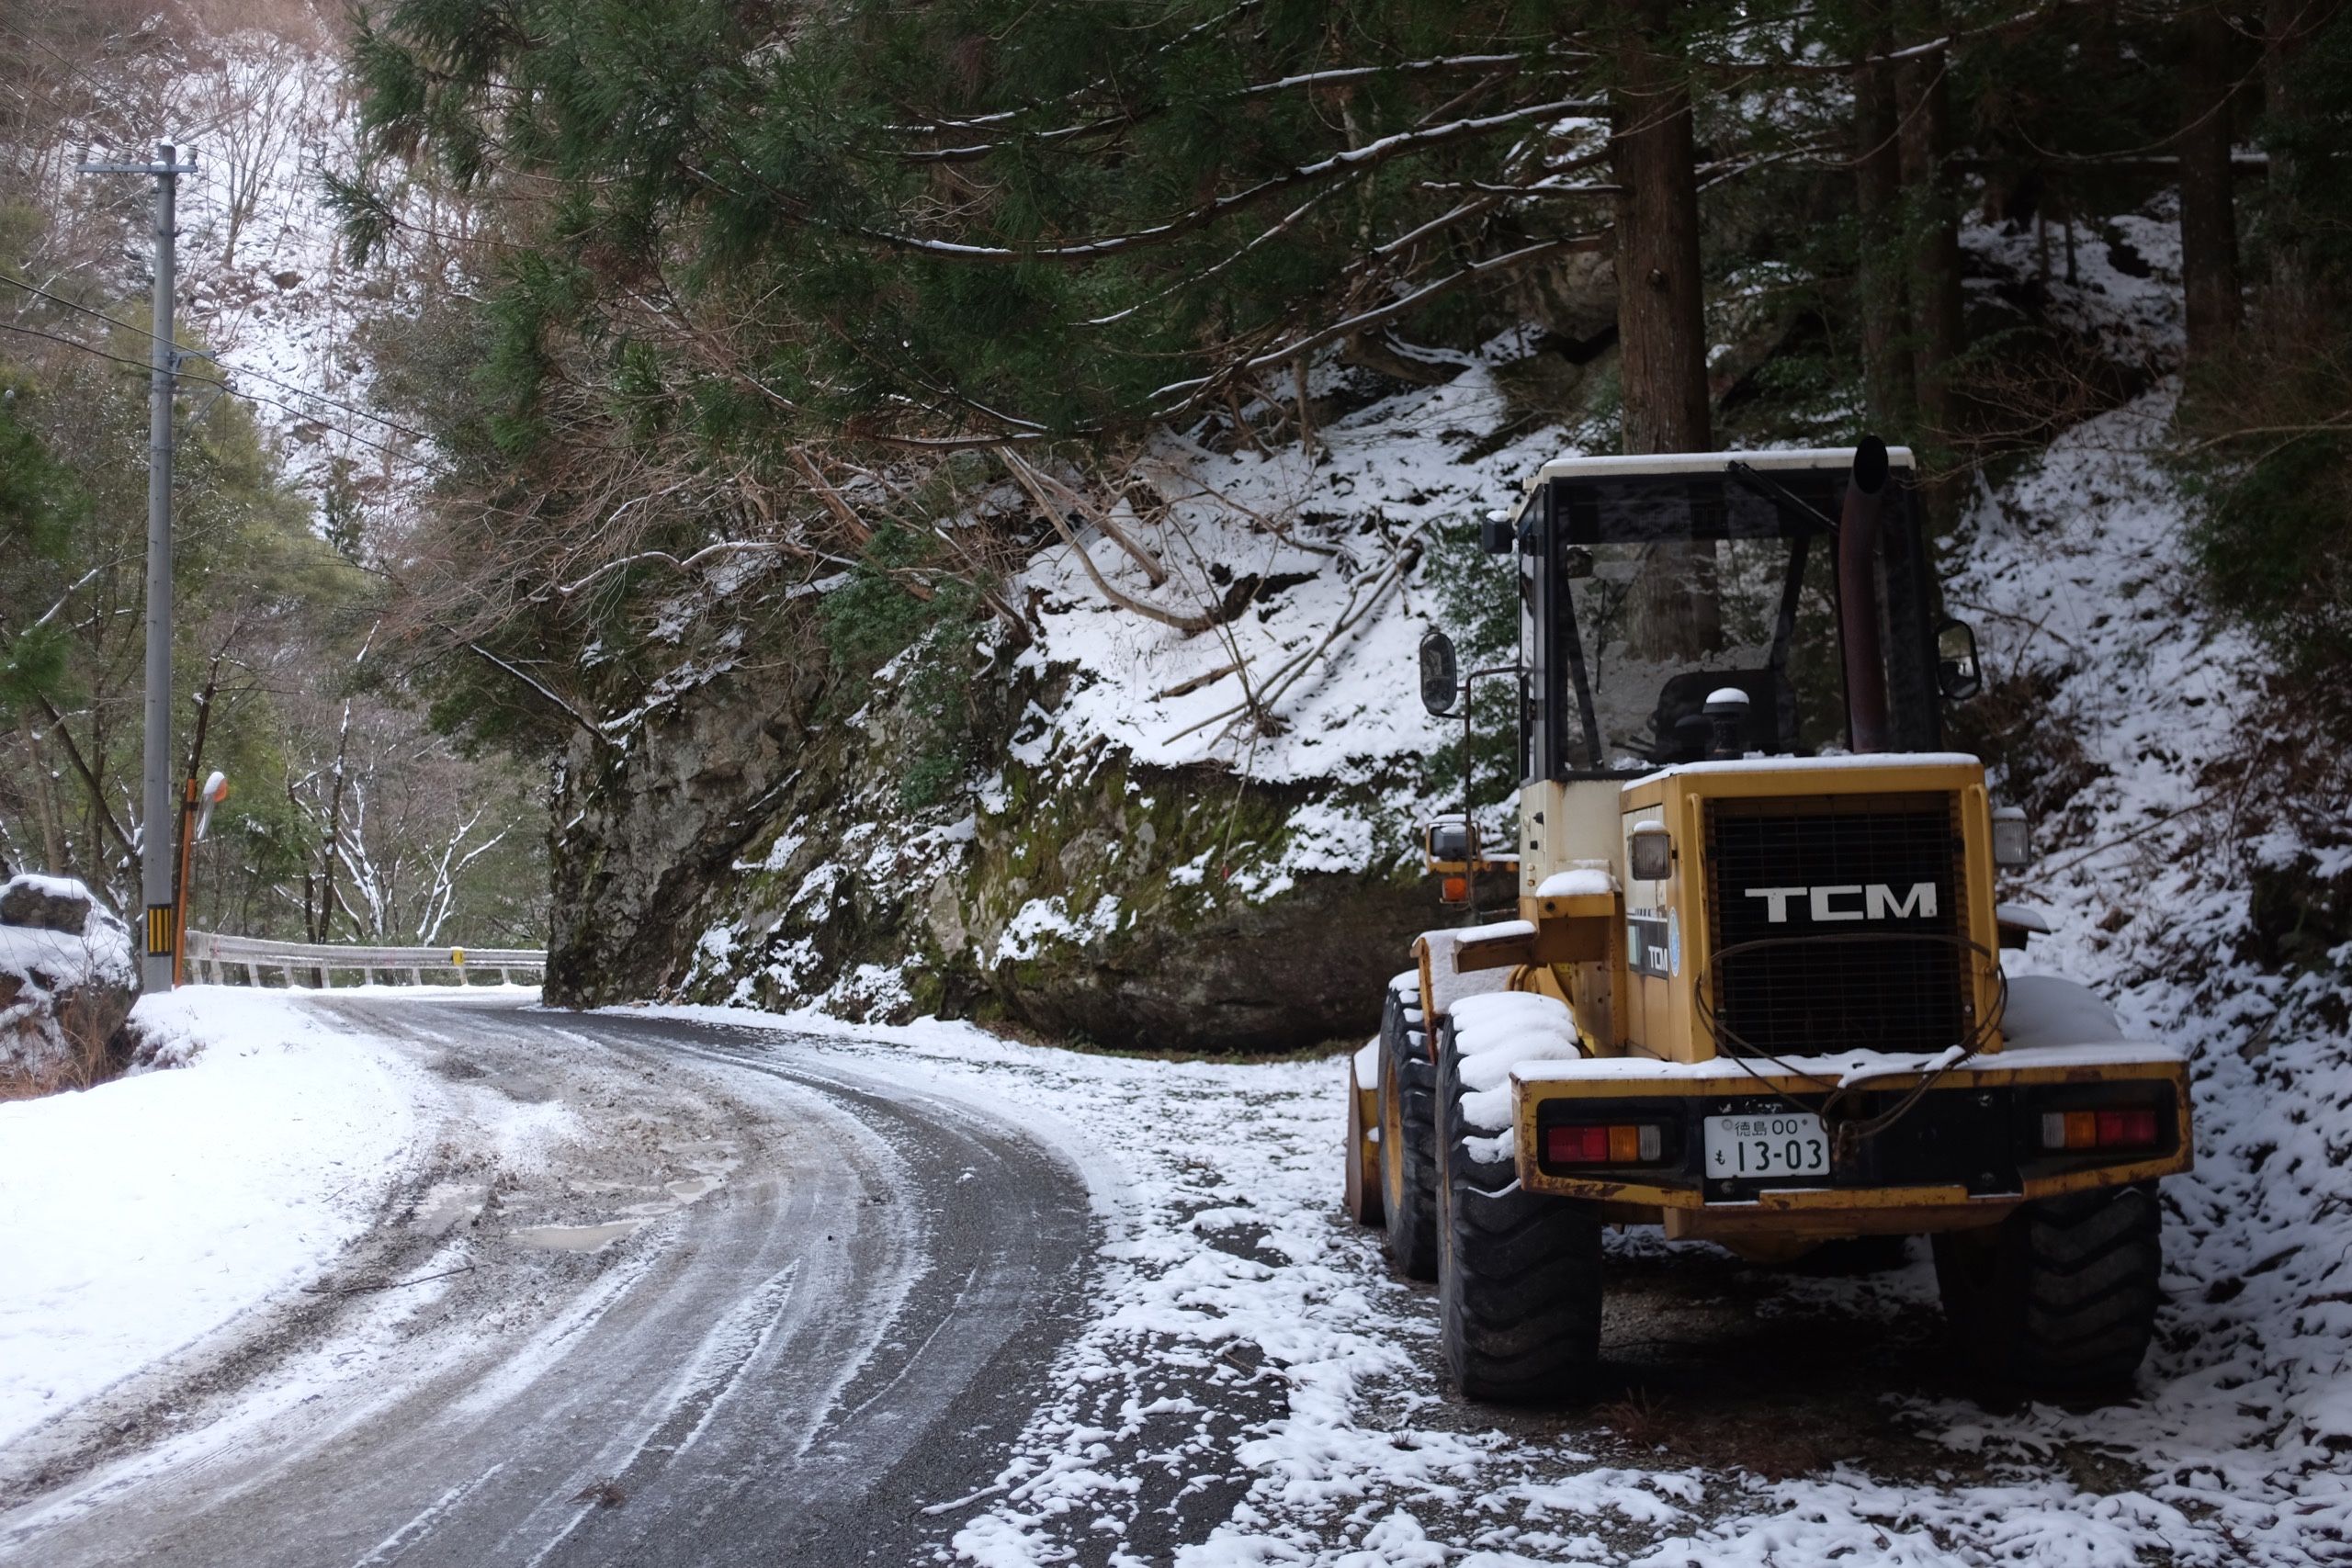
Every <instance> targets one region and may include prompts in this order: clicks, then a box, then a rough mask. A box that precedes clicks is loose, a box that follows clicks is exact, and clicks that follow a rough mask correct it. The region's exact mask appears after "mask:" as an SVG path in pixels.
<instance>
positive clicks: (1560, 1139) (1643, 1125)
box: [1544, 1122, 1665, 1165]
mask: <svg viewBox="0 0 2352 1568" xmlns="http://www.w3.org/2000/svg"><path fill="white" fill-rule="evenodd" d="M1664 1142H1665V1140H1664V1139H1663V1138H1662V1137H1661V1136H1660V1134H1659V1133H1658V1129H1657V1123H1656V1122H1594V1123H1592V1124H1591V1125H1589V1126H1576V1127H1546V1128H1545V1129H1544V1163H1545V1164H1546V1165H1642V1164H1645V1163H1647V1162H1649V1161H1652V1160H1655V1159H1657V1157H1658V1152H1659V1149H1660V1148H1661V1147H1662V1146H1663V1145H1664Z"/></svg>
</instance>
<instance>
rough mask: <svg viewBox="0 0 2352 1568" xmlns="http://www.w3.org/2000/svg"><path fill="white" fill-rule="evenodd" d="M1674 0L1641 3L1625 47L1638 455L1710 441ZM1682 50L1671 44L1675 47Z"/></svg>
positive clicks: (1624, 241) (1622, 290)
mask: <svg viewBox="0 0 2352 1568" xmlns="http://www.w3.org/2000/svg"><path fill="white" fill-rule="evenodd" d="M1670 14H1671V12H1670V8H1669V7H1668V6H1665V5H1661V4H1657V0H1645V3H1644V4H1642V5H1641V6H1638V7H1637V8H1636V10H1635V17H1637V21H1636V24H1635V25H1634V27H1632V28H1627V29H1626V30H1625V31H1624V33H1623V35H1622V38H1621V39H1620V43H1619V48H1618V51H1617V65H1618V83H1617V86H1616V88H1615V90H1614V92H1613V93H1612V94H1611V98H1612V100H1613V103H1614V106H1615V112H1614V116H1613V118H1614V120H1615V128H1614V129H1615V132H1616V135H1615V140H1614V141H1612V142H1611V148H1610V157H1611V164H1613V166H1614V169H1615V175H1616V183H1617V186H1618V187H1619V195H1618V197H1617V203H1616V206H1617V342H1618V353H1619V356H1620V362H1621V365H1622V370H1621V376H1622V378H1623V384H1624V400H1625V407H1624V427H1623V434H1624V443H1625V450H1626V451H1628V452H1632V453H1647V452H1703V451H1706V450H1707V449H1708V448H1709V447H1711V446H1713V445H1714V440H1713V428H1712V426H1713V420H1712V417H1711V411H1710V409H1709V407H1708V401H1707V358H1706V355H1707V350H1706V335H1707V334H1706V321H1705V317H1704V310H1703V305H1704V301H1703V299H1702V293H1701V288H1702V279H1701V276H1700V272H1699V180H1698V171H1697V157H1696V153H1695V152H1694V149H1693V145H1692V132H1691V89H1690V84H1689V82H1688V81H1687V79H1686V78H1685V77H1684V75H1683V73H1682V68H1681V67H1682V62H1681V58H1680V55H1679V46H1678V45H1675V44H1673V43H1671V42H1670V41H1669V39H1668V27H1667V22H1668V17H1669V16H1670ZM1669 50H1672V51H1674V52H1672V53H1669V52H1667V51H1669Z"/></svg>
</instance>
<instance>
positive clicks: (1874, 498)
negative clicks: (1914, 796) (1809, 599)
mask: <svg viewBox="0 0 2352 1568" xmlns="http://www.w3.org/2000/svg"><path fill="white" fill-rule="evenodd" d="M1886 476H1887V460H1886V443H1885V442H1883V441H1881V440H1880V439H1879V438H1878V437H1877V436H1875V435H1865V436H1863V437H1862V440H1861V444H1860V446H1856V447H1855V448H1854V471H1853V475H1852V477H1851V478H1849V479H1847V481H1846V502H1845V504H1844V505H1843V506H1842V507H1841V508H1839V510H1838V642H1839V644H1840V645H1841V646H1842V647H1843V648H1844V649H1845V654H1846V728H1847V731H1848V736H1849V742H1850V744H1851V745H1852V746H1853V749H1854V750H1857V751H1883V750H1886V660H1885V657H1884V655H1883V650H1882V649H1880V646H1879V636H1878V620H1879V605H1878V520H1879V511H1880V507H1881V505H1882V503H1883V501H1884V500H1885V496H1886Z"/></svg>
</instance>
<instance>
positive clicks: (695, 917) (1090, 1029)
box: [548, 666, 1439, 1051]
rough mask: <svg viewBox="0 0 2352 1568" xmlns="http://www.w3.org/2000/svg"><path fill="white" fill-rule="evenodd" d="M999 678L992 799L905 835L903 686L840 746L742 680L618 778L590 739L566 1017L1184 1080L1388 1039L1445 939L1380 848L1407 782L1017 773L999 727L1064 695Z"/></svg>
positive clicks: (559, 968)
mask: <svg viewBox="0 0 2352 1568" xmlns="http://www.w3.org/2000/svg"><path fill="white" fill-rule="evenodd" d="M989 676H990V677H991V678H990V679H987V680H984V681H982V682H978V690H980V691H981V692H982V693H983V696H982V697H981V698H979V699H978V700H979V701H980V702H981V703H982V704H983V705H984V706H985V708H986V709H987V710H988V711H986V712H983V713H979V714H977V715H975V717H976V718H977V719H978V723H977V724H976V725H975V726H974V728H975V730H976V731H977V733H978V735H979V736H980V738H981V745H980V750H981V753H982V755H981V758H980V761H979V762H978V765H977V766H976V768H975V776H976V777H983V778H985V779H986V780H987V783H986V784H985V785H984V786H983V787H981V788H979V789H978V790H977V791H975V792H973V793H972V794H970V795H965V796H959V797H957V798H956V802H955V803H954V804H952V805H950V806H948V807H945V808H944V809H940V808H933V809H930V810H927V811H920V812H918V811H910V810H908V809H906V808H905V807H904V806H903V805H902V802H901V798H900V796H901V794H902V790H901V784H902V782H903V781H904V780H905V779H906V777H907V776H908V774H909V772H910V769H912V768H914V767H916V766H917V765H918V764H919V761H920V758H919V757H918V756H917V755H916V754H915V753H916V752H917V751H918V750H920V747H921V745H922V726H921V725H920V724H918V723H915V722H914V721H913V720H912V718H911V717H910V715H909V714H908V713H907V712H906V711H905V705H904V704H903V702H901V701H900V700H899V699H900V696H901V692H900V690H899V688H898V686H897V685H896V684H894V683H893V682H891V681H890V680H889V679H888V677H886V678H885V680H884V681H882V682H877V683H876V685H875V686H874V687H873V689H871V690H870V691H868V692H866V693H865V696H866V697H867V698H868V700H867V701H866V702H865V704H864V705H862V706H861V708H860V709H859V710H858V712H857V713H856V714H854V716H851V717H848V718H843V719H838V720H834V721H831V722H820V721H817V720H815V719H812V718H811V716H810V714H811V712H812V710H813V709H814V708H815V707H816V702H815V700H814V694H813V693H812V692H811V691H809V690H807V689H804V690H802V691H801V692H799V693H797V694H796V693H795V692H794V691H792V690H791V689H789V688H776V687H764V686H762V685H760V684H758V683H756V682H752V681H751V680H749V679H747V678H744V677H739V676H732V675H730V676H727V677H722V678H721V679H718V680H716V681H713V682H708V683H707V684H706V685H703V686H700V687H698V688H696V689H695V690H694V691H693V692H691V693H689V694H685V695H684V696H683V697H681V698H679V699H678V700H677V701H675V702H674V703H673V704H672V705H670V706H668V707H666V708H665V709H663V710H662V713H661V714H660V715H659V716H655V717H653V718H650V719H649V720H648V721H647V722H646V723H645V724H644V725H643V726H642V727H641V728H639V729H638V730H637V731H636V732H635V734H634V735H633V737H632V739H631V741H630V743H629V744H628V747H627V748H626V749H625V750H617V749H610V748H604V747H595V746H592V745H591V744H590V743H588V742H587V741H586V740H585V738H584V737H583V738H582V742H581V744H580V745H579V746H578V747H577V748H575V750H573V752H572V754H571V756H570V757H569V758H568V759H567V761H566V765H565V767H564V768H563V770H562V771H561V773H560V782H559V784H558V788H557V795H556V814H555V821H556V823H557V824H558V825H559V828H558V830H557V832H556V834H555V836H554V840H553V848H554V854H553V859H554V863H555V869H556V890H557V897H556V916H555V923H554V932H553V943H552V949H551V952H550V953H549V959H548V998H549V999H550V1000H552V1001H556V1002H559V1003H562V1004H567V1005H572V1006H594V1005H599V1004H603V1003H608V1002H614V1001H620V1000H626V999H631V998H642V997H649V996H665V997H674V998H680V999H687V1000H695V1001H717V1002H735V1003H741V1004H747V1005H755V1006H760V1007H767V1008H790V1007H795V1006H802V1005H808V1004H810V1003H815V1002H822V1003H824V1004H825V1005H827V1006H828V1007H830V1008H831V1009H833V1010H836V1011H841V1012H845V1013H848V1014H850V1015H852V1016H860V1017H867V1018H873V1019H877V1020H897V1019H903V1018H906V1017H910V1016H914V1015H916V1014H920V1013H928V1012H942V1013H946V1014H949V1015H962V1016H979V1017H982V1018H995V1019H1000V1020H1004V1021H1012V1022H1017V1023H1019V1024H1022V1025H1024V1026H1026V1027H1028V1028H1030V1029H1032V1030H1035V1031H1036V1032H1040V1033H1043V1034H1046V1035H1049V1036H1052V1037H1055V1038H1061V1039H1078V1040H1091V1041H1095V1042H1100V1043H1115V1044H1118V1045H1121V1046H1135V1047H1140V1048H1154V1047H1166V1048H1179V1049H1192V1050H1235V1051H1263V1050H1271V1049H1281V1048H1285V1047H1290V1046H1295V1045H1301V1044H1309V1043H1319V1042H1322V1041H1326V1040H1330V1039H1334V1038H1340V1037H1346V1036H1351V1035H1354V1034H1359V1033H1364V1032H1369V1031H1370V1030H1371V1029H1372V1028H1373V1027H1374V1026H1376V1024H1377V1021H1378V999H1379V996H1380V992H1381V987H1382V984H1383V982H1384V981H1385V979H1386V978H1387V977H1388V976H1390V975H1392V974H1394V973H1395V972H1396V971H1397V968H1399V967H1400V966H1401V964H1403V962H1404V961H1405V960H1404V955H1405V954H1406V953H1408V949H1409V946H1410V943H1411V941H1412V938H1413V936H1414V935H1415V933H1417V932H1418V931H1420V930H1421V929H1423V928H1424V927H1426V926H1428V925H1430V924H1432V923H1434V922H1435V921H1436V919H1437V918H1438V913H1439V912H1438V910H1437V908H1436V905H1435V901H1434V898H1433V897H1432V896H1431V894H1430V889H1429V886H1428V885H1427V883H1426V881H1425V879H1424V878H1423V877H1422V876H1421V875H1420V874H1419V868H1418V864H1417V863H1416V862H1415V861H1414V860H1413V859H1412V857H1411V855H1410V853H1409V851H1410V849H1411V845H1410V844H1409V842H1408V836H1409V834H1410V831H1411V828H1412V824H1411V822H1410V821H1409V820H1405V819H1397V820H1394V821H1389V822H1386V823H1385V824H1382V825H1381V826H1380V827H1378V828H1374V827H1371V826H1369V824H1371V823H1373V822H1374V821H1375V820H1376V819H1377V814H1378V813H1379V812H1381V811H1382V809H1383V808H1384V803H1385V801H1387V800H1389V799H1392V798H1393V797H1394V795H1396V793H1397V790H1396V788H1395V787H1393V786H1396V785H1398V784H1404V783H1407V782H1409V781H1403V780H1383V779H1377V778H1374V779H1364V780H1358V781H1353V782H1350V783H1347V784H1337V783H1333V782H1330V781H1306V782H1299V781H1292V782H1284V783H1253V782H1250V781H1247V780H1245V779H1241V778H1238V777H1237V776H1236V775H1235V773H1233V772H1232V771H1231V770H1229V769H1223V768H1216V767H1212V766H1205V765H1194V766H1183V767H1166V766H1154V765H1149V764H1144V763H1139V762H1137V761H1135V760H1134V759H1133V758H1132V757H1130V756H1129V755H1127V754H1126V752H1125V750H1122V749H1121V748H1118V747H1116V746H1115V745H1113V744H1110V743H1108V742H1104V743H1101V744H1098V745H1096V746H1094V747H1092V748H1091V749H1090V750H1088V751H1087V752H1086V753H1084V754H1082V755H1080V756H1075V757H1069V756H1054V755H1047V756H1042V757H1033V758H1032V759H1031V760H1030V761H1021V760H1019V759H1018V758H1016V757H1015V756H1014V755H1012V753H1013V752H1015V751H1017V750H1020V749H1019V748H1018V747H1017V745H1015V744H1014V742H1013V741H1012V739H1011V735H1010V733H1009V731H1008V725H1007V722H1006V719H1005V715H1006V714H1008V713H1011V714H1019V713H1024V712H1027V711H1030V710H1031V708H1032V705H1033V703H1034V701H1035V698H1037V697H1038V696H1041V695H1046V694H1047V693H1046V692H1045V691H1044V690H1042V688H1043V687H1044V685H1045V684H1046V682H1045V681H1044V680H1043V679H1042V678H1041V677H1039V676H1037V675H1035V673H1024V672H1021V671H1013V670H1010V669H1007V668H1004V667H1002V666H1000V667H998V668H996V669H994V670H992V671H989ZM958 810H963V812H964V814H963V815H961V816H956V815H954V813H956V811H958Z"/></svg>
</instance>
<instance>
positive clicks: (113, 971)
mask: <svg viewBox="0 0 2352 1568" xmlns="http://www.w3.org/2000/svg"><path fill="white" fill-rule="evenodd" d="M138 985H139V974H138V969H137V967H136V965H135V964H134V962H133V960H132V957H131V951H130V929H129V928H128V927H126V926H125V925H124V924H123V923H122V922H121V921H120V920H119V919H116V918H115V917H114V916H113V915H111V914H109V913H108V912H107V910H106V908H104V907H103V906H102V905H100V904H99V903H98V901H97V900H96V898H94V897H91V894H90V890H89V889H88V888H87V887H85V886H83V885H82V884H80V883H79V882H75V881H73V880H71V879H70V878H66V877H58V876H40V875H32V874H25V875H18V876H13V877H10V878H9V879H7V880H6V882H0V1076H6V1077H20V1078H22V1079H24V1080H27V1081H28V1082H30V1083H32V1084H33V1085H34V1086H36V1087H40V1086H43V1085H46V1084H48V1083H51V1082H54V1081H57V1080H58V1079H59V1078H60V1077H61V1076H62V1075H65V1074H68V1073H70V1072H71V1071H72V1070H74V1067H75V1065H76V1064H77V1063H79V1064H85V1065H88V1064H93V1063H94V1062H95V1060H96V1058H98V1057H99V1056H101V1055H103V1053H104V1052H105V1051H106V1049H107V1045H108V1043H110V1042H111V1041H112V1040H113V1039H114V1036H115V1032H116V1031H117V1030H119V1029H120V1028H121V1027H122V1021H123V1019H124V1017H125V1016H126V1015H127V1014H128V1013H129V1012H130V1004H131V998H133V997H134V996H135V995H137V992H138Z"/></svg>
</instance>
